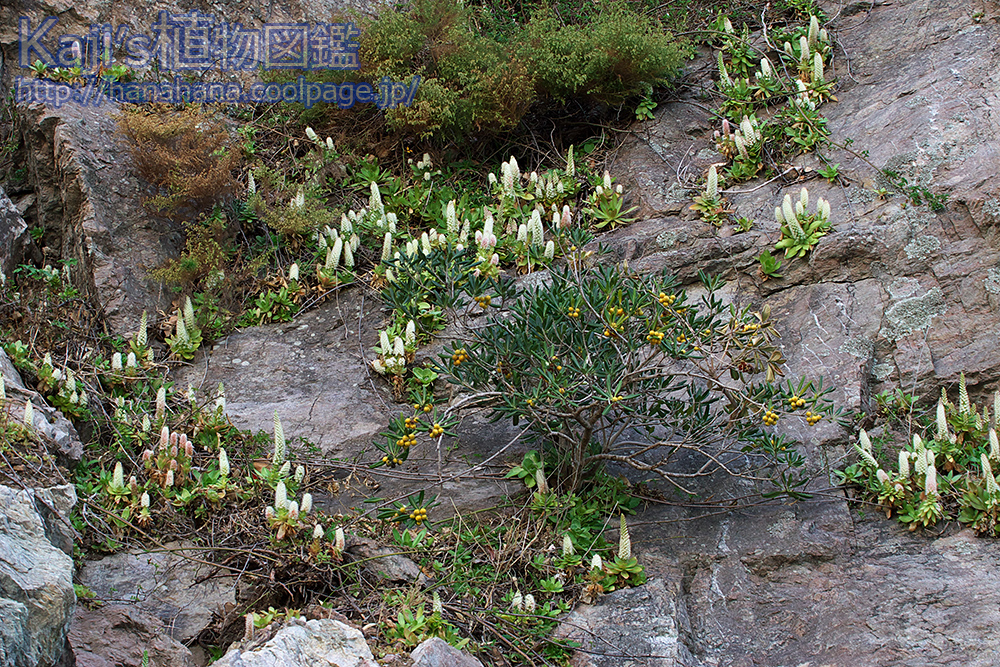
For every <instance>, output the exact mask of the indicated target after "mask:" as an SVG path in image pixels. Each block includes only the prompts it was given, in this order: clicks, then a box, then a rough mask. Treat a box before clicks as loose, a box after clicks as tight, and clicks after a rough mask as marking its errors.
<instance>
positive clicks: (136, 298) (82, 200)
mask: <svg viewBox="0 0 1000 667" xmlns="http://www.w3.org/2000/svg"><path fill="white" fill-rule="evenodd" d="M118 111H119V109H118V107H117V106H116V105H114V104H105V105H103V106H101V107H93V106H80V105H76V104H66V105H64V106H62V107H60V108H58V109H54V108H50V107H46V106H43V105H41V104H29V105H21V106H20V107H19V112H18V127H17V128H16V129H17V131H18V132H19V133H20V135H21V138H22V141H23V142H24V146H25V148H24V150H25V152H26V156H25V157H26V164H27V167H28V178H29V182H30V183H31V185H32V187H33V188H34V192H35V195H36V202H37V203H36V216H37V224H39V225H42V226H43V227H44V228H45V230H46V239H49V238H51V239H55V240H56V242H55V243H54V245H55V247H52V248H49V250H48V253H49V254H50V255H55V257H58V258H63V259H75V260H76V261H77V264H76V266H75V267H73V268H72V270H71V277H72V280H73V283H74V285H76V287H77V288H78V289H80V290H81V291H82V292H83V293H84V294H87V295H90V296H93V297H95V298H96V299H97V300H98V301H99V302H100V303H101V304H106V309H107V310H106V312H107V316H108V318H107V319H108V323H109V324H110V325H111V327H112V328H113V329H114V330H115V331H117V332H119V333H122V334H127V333H130V332H134V330H135V327H136V324H137V322H138V321H139V317H140V315H141V314H142V311H143V310H149V311H150V312H155V311H156V309H157V308H163V309H166V308H167V307H168V306H169V298H168V295H167V294H165V293H164V292H163V291H162V287H161V286H160V285H159V284H157V283H154V282H152V281H150V280H149V279H148V277H147V272H148V271H149V270H151V269H153V268H156V267H157V266H159V265H160V264H162V263H163V262H164V261H165V260H166V259H167V258H169V257H171V256H176V255H177V254H178V253H179V252H180V249H181V248H182V247H183V234H182V229H181V228H180V225H178V224H173V223H165V222H157V221H154V220H152V219H151V218H150V217H149V216H148V214H147V213H146V212H145V210H144V209H143V208H142V205H141V202H140V190H139V182H138V180H137V178H136V176H135V174H134V173H133V168H132V164H131V159H130V158H129V157H128V156H129V153H128V148H127V145H126V142H127V139H125V138H124V136H123V135H122V133H121V132H119V131H118V127H117V124H116V122H115V119H114V116H113V115H114V114H115V113H117V112H118ZM52 259H53V260H54V259H55V258H52Z"/></svg>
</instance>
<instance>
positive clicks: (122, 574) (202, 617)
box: [79, 544, 236, 641]
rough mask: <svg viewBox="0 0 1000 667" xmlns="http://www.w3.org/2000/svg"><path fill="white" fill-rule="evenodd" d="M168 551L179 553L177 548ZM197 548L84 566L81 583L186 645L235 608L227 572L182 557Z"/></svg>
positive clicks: (194, 553)
mask: <svg viewBox="0 0 1000 667" xmlns="http://www.w3.org/2000/svg"><path fill="white" fill-rule="evenodd" d="M166 546H167V547H168V548H177V549H183V548H184V547H185V546H190V545H181V544H168V545H166ZM198 553H199V552H198V550H197V549H187V550H184V551H178V552H177V553H174V552H172V551H163V552H155V553H135V554H133V553H124V552H123V553H118V554H114V555H112V556H108V557H107V558H102V559H101V560H97V561H87V562H86V563H85V564H84V566H83V567H82V568H81V570H80V577H79V578H80V582H81V583H82V584H84V585H85V586H87V587H88V588H90V590H92V591H93V592H94V593H95V594H96V595H97V599H99V600H103V601H105V602H115V603H128V604H134V605H136V606H137V607H138V608H139V609H141V610H142V611H144V612H147V613H149V614H152V615H153V616H156V617H157V618H159V619H160V620H161V621H162V622H163V624H164V625H165V626H166V628H167V630H168V632H169V634H170V636H171V637H173V638H174V639H176V640H178V641H185V640H188V639H191V638H193V637H197V636H198V634H199V633H200V632H201V631H202V630H204V629H205V628H206V627H208V625H209V624H210V623H211V621H212V615H213V614H214V613H216V612H219V611H220V610H221V609H223V608H224V607H225V605H226V604H227V603H229V604H235V601H236V594H235V583H234V581H233V579H232V577H230V576H229V575H228V573H226V572H224V571H222V570H218V569H215V568H212V567H210V566H208V565H205V564H203V563H197V562H194V561H191V560H189V559H187V558H184V557H183V555H182V554H188V555H191V556H195V557H197V555H198Z"/></svg>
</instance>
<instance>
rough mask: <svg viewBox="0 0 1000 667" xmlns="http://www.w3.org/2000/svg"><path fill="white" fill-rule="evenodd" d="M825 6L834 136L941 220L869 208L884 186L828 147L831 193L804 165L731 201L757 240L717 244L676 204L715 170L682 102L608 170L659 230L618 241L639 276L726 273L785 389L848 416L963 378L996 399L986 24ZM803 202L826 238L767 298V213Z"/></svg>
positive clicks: (961, 15)
mask: <svg viewBox="0 0 1000 667" xmlns="http://www.w3.org/2000/svg"><path fill="white" fill-rule="evenodd" d="M823 4H824V6H825V9H826V11H827V15H828V16H836V17H837V18H836V20H835V21H833V22H832V23H831V24H830V25H829V26H828V27H829V29H830V30H831V33H832V34H833V35H834V36H835V38H836V39H837V40H839V43H840V45H841V46H842V48H843V52H844V53H847V54H849V56H848V57H847V58H846V59H837V60H836V72H835V75H836V77H837V78H838V82H839V83H838V86H839V87H838V90H837V96H838V99H839V101H838V102H835V103H833V102H831V103H827V104H825V105H824V106H823V107H821V113H822V114H823V115H825V116H826V117H827V118H828V119H829V128H830V130H831V132H832V138H833V139H834V140H835V141H838V142H842V141H844V140H846V139H848V138H850V139H852V140H853V141H854V143H853V145H852V148H853V149H854V150H856V151H858V152H861V151H866V152H867V155H868V160H869V161H870V162H871V163H872V164H874V165H875V166H876V167H878V168H883V167H885V168H891V169H895V170H897V171H898V172H899V173H900V174H901V175H903V176H906V177H907V178H908V179H909V180H910V182H911V183H913V184H916V185H918V186H926V187H929V189H930V191H931V192H935V193H948V194H949V195H950V200H949V203H948V205H947V209H946V210H945V211H944V212H941V213H935V212H933V211H931V210H930V209H929V208H928V207H927V206H926V205H921V206H915V205H913V204H912V203H909V202H908V201H907V198H906V197H905V196H903V194H902V193H899V192H895V193H894V194H893V196H891V197H889V198H888V200H882V199H880V198H879V197H878V196H877V195H876V194H875V192H874V188H876V187H880V186H883V185H886V183H885V182H884V178H882V177H881V176H880V175H879V173H878V172H876V171H875V170H874V169H873V168H872V167H871V166H869V165H868V164H867V163H865V162H864V161H863V160H861V159H860V158H858V157H856V156H854V155H852V154H850V153H848V152H846V151H844V150H840V149H829V150H826V151H824V155H825V156H826V157H827V158H828V159H829V161H830V162H831V163H839V164H840V173H841V174H842V175H843V176H844V177H845V181H844V184H843V185H842V186H841V185H831V184H830V183H828V182H827V181H826V180H824V179H819V178H817V177H816V173H815V169H816V168H817V167H819V166H821V164H820V163H819V162H818V160H816V158H815V157H814V156H812V155H806V156H800V157H797V158H795V159H794V160H793V163H794V164H795V165H797V166H798V168H799V171H798V172H792V173H791V174H789V175H787V176H786V178H785V179H777V180H775V181H772V182H767V183H764V182H750V183H745V184H740V185H738V186H736V187H733V188H732V189H733V190H734V191H735V192H733V193H730V194H728V195H727V198H728V200H729V201H730V203H731V207H730V208H732V209H734V210H735V215H737V216H745V217H749V218H751V219H753V220H754V223H755V224H754V229H753V230H751V231H750V232H748V233H741V234H733V233H732V232H733V230H732V229H724V230H722V232H721V233H719V232H718V231H717V230H715V229H713V228H712V226H711V225H708V224H706V223H703V222H701V221H700V220H697V219H695V218H694V217H693V212H691V211H688V210H687V206H686V204H679V203H678V202H679V201H681V200H683V199H684V198H685V197H684V192H685V189H688V191H689V193H690V189H689V188H690V187H694V186H695V185H696V184H697V183H699V182H701V180H702V179H703V178H704V173H705V170H706V169H707V166H708V164H711V163H712V162H719V161H721V156H719V155H718V154H716V153H715V152H714V147H713V141H712V137H711V134H712V130H714V129H718V128H715V127H713V126H712V125H711V121H710V119H709V117H708V116H707V115H706V114H705V112H704V111H703V110H702V109H700V108H699V107H698V106H697V105H692V104H691V103H690V102H691V101H692V100H687V99H685V100H682V101H678V102H672V103H668V104H667V105H665V108H664V109H663V110H662V112H660V113H658V115H657V120H656V121H654V122H650V123H643V124H641V125H639V126H638V127H637V132H638V133H639V136H638V138H636V139H635V140H632V141H630V142H628V143H627V144H626V148H625V149H624V150H623V152H622V153H621V155H620V158H619V161H618V163H617V164H616V165H615V168H616V169H617V170H618V172H619V173H625V174H627V180H629V181H631V183H633V184H634V185H636V186H638V187H637V190H636V191H637V192H638V196H639V197H640V198H641V200H642V201H641V204H642V206H643V208H644V210H645V211H646V212H647V214H648V215H650V216H653V217H649V218H647V219H645V220H642V221H641V222H638V223H636V224H635V225H633V226H630V227H626V228H623V229H620V230H617V231H616V232H615V233H614V234H613V235H612V237H611V243H612V244H613V245H614V246H615V247H616V248H617V251H618V253H619V256H624V257H629V263H630V266H632V267H634V268H636V269H638V270H640V271H659V270H662V269H664V268H666V269H669V270H670V271H671V272H675V273H677V274H678V275H679V277H680V278H681V279H682V280H683V281H685V282H688V283H691V282H694V281H696V280H697V273H698V271H699V270H706V271H709V272H711V273H716V274H722V275H724V276H726V277H727V278H728V279H730V280H731V282H732V289H733V298H734V299H736V300H737V301H740V302H742V303H746V302H766V303H769V304H771V307H772V311H773V312H774V314H775V315H776V317H777V322H778V325H779V330H780V332H781V333H782V337H783V338H782V342H783V344H784V348H785V349H784V353H785V355H786V357H787V358H788V360H789V367H790V370H791V372H792V374H793V375H794V374H797V373H806V374H808V375H809V376H811V377H815V376H818V375H822V376H823V377H824V378H825V379H826V380H827V381H828V382H827V383H828V384H833V385H836V386H837V387H838V388H839V390H838V394H837V398H838V400H839V401H840V402H841V404H843V405H844V406H845V407H848V408H859V407H866V406H867V405H868V401H869V397H870V396H871V394H872V393H877V392H878V391H882V390H883V389H886V388H889V387H892V386H898V385H899V384H900V383H902V384H904V385H905V386H907V387H913V386H916V387H917V389H918V393H923V394H924V395H928V394H930V393H933V392H935V391H937V387H938V386H940V384H942V383H944V384H948V383H954V382H956V381H957V379H958V375H959V372H961V371H965V374H966V377H967V378H968V379H969V382H970V385H972V387H973V391H974V392H975V390H977V389H980V388H982V389H989V390H990V391H992V389H993V388H994V387H995V386H996V384H995V383H996V381H997V380H1000V344H998V342H1000V340H998V337H997V336H998V334H997V331H998V330H1000V329H998V325H1000V312H998V306H1000V297H998V294H1000V272H998V271H1000V269H998V268H997V267H998V264H1000V252H998V250H997V245H996V223H997V222H1000V183H998V182H997V180H996V179H995V178H992V176H993V170H992V166H991V165H993V164H994V163H995V161H996V156H997V155H1000V134H998V133H997V129H998V128H997V121H996V110H997V107H998V106H1000V101H998V94H997V91H996V88H995V86H994V85H993V83H992V81H993V72H995V71H996V67H997V64H998V56H997V55H996V54H995V53H994V52H993V49H992V45H994V44H995V43H996V41H997V39H998V38H1000V28H998V26H997V23H996V21H995V20H994V19H995V9H990V10H988V11H987V12H986V16H985V17H975V16H974V12H972V11H970V10H969V8H968V7H967V6H964V5H959V4H955V3H951V4H949V3H931V2H925V1H921V0H907V1H903V2H894V3H875V4H874V5H872V6H871V7H870V8H869V7H868V6H867V5H864V6H863V5H861V4H858V3H853V4H852V3H846V2H843V3H840V2H828V3H823ZM869 9H870V11H868V10H869ZM709 60H710V59H707V58H706V59H705V60H703V61H701V65H700V68H698V69H696V71H695V72H694V73H693V75H692V76H693V77H694V79H695V80H696V81H697V85H698V86H706V87H708V86H711V85H712V84H711V81H709V80H708V76H709V75H710V74H711V73H712V72H713V71H714V65H713V64H712V63H711V62H709ZM847 61H849V63H848V62H847ZM930 63H933V66H931V65H930ZM848 66H850V69H849V68H848ZM698 77H701V78H700V79H699V78H698ZM692 95H694V92H692ZM678 176H679V177H680V178H678ZM803 186H806V187H808V188H809V192H810V195H811V199H812V201H815V200H816V198H817V197H824V198H825V199H827V200H829V201H830V203H831V206H832V208H833V215H832V218H831V219H832V221H833V230H834V231H833V233H831V234H829V235H828V236H826V237H825V238H823V239H822V240H821V241H820V243H819V244H818V245H817V246H816V248H815V249H814V250H813V251H812V253H810V255H809V256H808V257H807V258H806V259H796V260H783V264H782V267H781V271H782V273H783V274H784V278H783V279H779V280H775V279H771V280H767V281H766V282H764V281H762V280H761V276H760V274H759V273H758V270H757V267H758V263H757V256H758V255H759V254H760V253H761V252H762V251H763V250H765V249H769V248H772V247H773V245H774V243H775V242H776V241H777V240H778V239H779V238H780V231H779V227H778V224H777V222H776V221H775V219H774V213H773V211H774V208H775V206H777V205H780V202H781V200H782V199H783V198H784V195H785V194H786V193H787V194H791V195H793V197H797V196H798V192H799V190H800V188H801V187H803ZM890 190H891V188H890ZM689 198H690V197H688V199H689ZM803 435H805V433H803ZM812 437H813V439H816V440H818V441H823V440H828V439H830V438H836V437H837V434H836V433H835V432H833V431H823V430H820V431H817V432H816V433H814V434H813V436H812Z"/></svg>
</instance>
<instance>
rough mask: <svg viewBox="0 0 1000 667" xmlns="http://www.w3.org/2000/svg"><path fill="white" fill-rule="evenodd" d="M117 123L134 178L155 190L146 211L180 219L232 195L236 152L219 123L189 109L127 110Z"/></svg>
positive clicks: (238, 155) (223, 127)
mask: <svg viewBox="0 0 1000 667" xmlns="http://www.w3.org/2000/svg"><path fill="white" fill-rule="evenodd" d="M118 124H119V126H120V127H121V129H122V131H123V132H124V133H125V134H126V136H128V138H129V139H130V140H131V149H132V159H133V163H134V164H135V167H136V170H137V171H138V173H139V176H140V177H142V178H143V179H144V180H145V181H146V182H147V183H149V184H150V185H151V186H153V188H154V189H155V192H154V194H153V195H152V196H150V197H149V198H147V199H146V202H145V203H146V206H147V207H149V208H150V209H151V210H153V211H155V212H157V213H161V214H164V215H168V216H172V217H176V218H177V219H183V218H184V217H185V216H186V215H187V214H190V213H191V212H192V211H193V212H196V213H198V212H202V211H205V210H209V209H211V207H212V206H213V205H215V204H217V203H220V202H222V201H225V200H226V199H227V198H229V197H231V196H232V195H233V192H234V187H235V184H236V181H235V180H234V178H233V170H234V169H235V168H236V167H237V165H238V164H239V160H240V153H239V152H238V151H237V150H234V149H233V147H232V146H231V145H230V137H229V132H228V131H227V130H226V127H225V125H223V124H222V122H220V121H219V120H217V119H215V118H213V117H211V116H210V115H208V114H206V113H204V112H203V111H201V110H199V109H198V108H197V107H194V106H191V107H187V108H185V109H183V110H180V111H174V112H171V113H169V114H164V113H162V112H152V113H151V112H150V110H147V109H131V110H128V111H126V112H125V113H123V114H122V115H121V116H120V117H119V119H118Z"/></svg>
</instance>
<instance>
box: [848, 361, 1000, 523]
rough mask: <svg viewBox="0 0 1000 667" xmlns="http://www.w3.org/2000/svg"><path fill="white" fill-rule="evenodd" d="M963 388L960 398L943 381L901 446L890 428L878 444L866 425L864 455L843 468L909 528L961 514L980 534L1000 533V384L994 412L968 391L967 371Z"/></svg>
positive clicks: (859, 444) (866, 494) (860, 447)
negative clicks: (924, 421)
mask: <svg viewBox="0 0 1000 667" xmlns="http://www.w3.org/2000/svg"><path fill="white" fill-rule="evenodd" d="M958 389H959V391H958V404H957V405H956V404H954V403H952V402H951V401H949V400H948V395H947V393H946V391H945V390H944V389H943V388H942V390H941V398H940V399H939V400H938V403H937V408H936V409H935V411H934V413H933V415H934V416H933V420H932V421H931V422H930V423H929V424H928V426H927V428H926V430H925V431H924V434H923V435H921V434H920V433H914V434H913V437H912V440H910V441H908V442H906V443H905V444H904V446H902V447H901V448H899V449H898V451H895V452H893V449H894V448H892V447H890V445H891V443H892V435H891V432H890V433H888V434H887V435H886V436H884V437H881V438H878V439H877V442H878V446H877V447H876V446H875V445H874V443H873V441H872V437H870V436H869V434H868V433H867V432H866V431H864V430H862V431H861V432H860V433H859V434H858V442H857V444H855V450H856V451H857V453H858V456H859V458H858V461H857V462H856V463H854V464H852V465H849V466H847V467H846V468H845V469H843V470H840V471H837V476H838V478H839V479H840V481H841V483H843V484H847V485H850V486H852V487H854V488H856V489H858V490H859V492H860V494H861V496H862V497H864V498H871V499H872V500H874V501H875V502H877V503H878V504H879V505H880V506H881V507H882V508H883V509H884V510H885V513H886V517H887V518H888V517H891V516H893V515H894V514H895V515H896V518H897V519H898V520H899V521H900V522H901V523H904V524H906V525H908V526H909V527H910V530H915V529H916V528H917V527H928V526H932V525H934V524H936V523H937V522H939V521H950V520H954V519H956V518H957V519H958V521H960V522H962V523H966V524H968V525H970V526H971V527H972V528H973V529H974V530H975V531H976V532H977V533H979V534H981V535H994V536H995V535H998V534H1000V530H998V523H997V519H998V516H1000V485H998V483H997V479H996V473H995V472H994V471H995V470H997V469H998V466H1000V439H998V437H997V428H998V427H997V415H998V411H1000V391H998V392H995V393H994V394H993V401H992V408H993V409H992V412H991V411H990V406H989V405H986V404H984V405H983V406H982V408H978V407H977V406H976V405H974V404H973V403H972V401H971V400H970V399H969V393H968V390H967V387H966V384H965V374H964V373H963V374H962V375H961V376H960V380H959V388H958ZM918 428H919V426H918ZM885 459H891V460H890V461H888V462H886V461H885Z"/></svg>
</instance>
